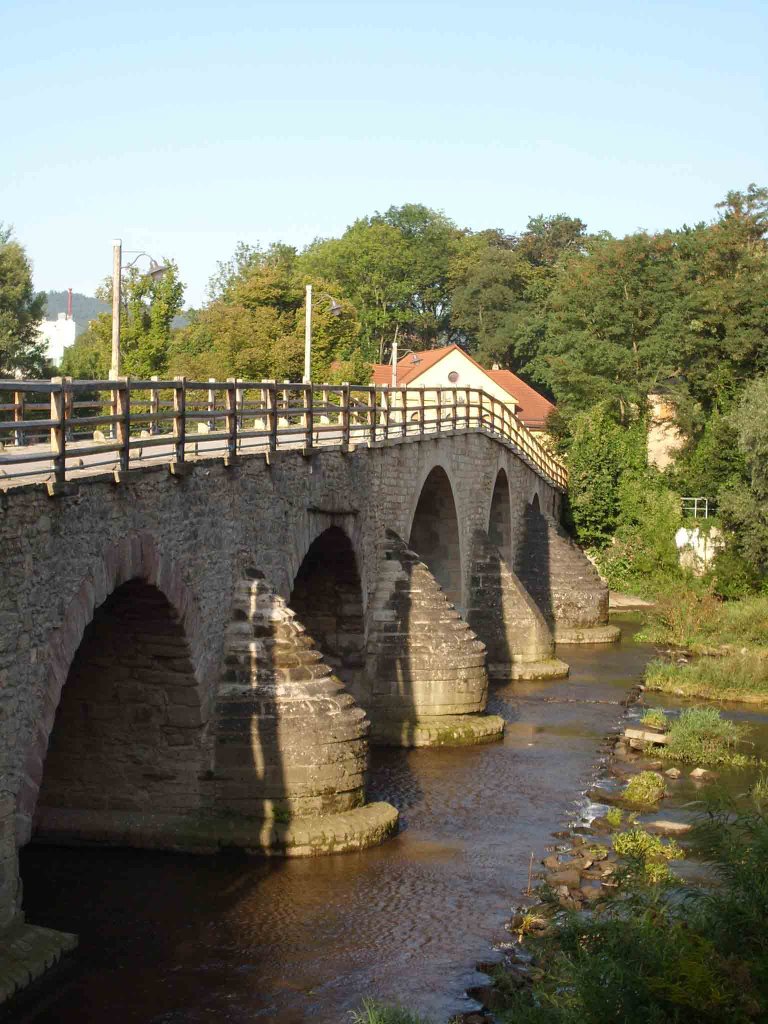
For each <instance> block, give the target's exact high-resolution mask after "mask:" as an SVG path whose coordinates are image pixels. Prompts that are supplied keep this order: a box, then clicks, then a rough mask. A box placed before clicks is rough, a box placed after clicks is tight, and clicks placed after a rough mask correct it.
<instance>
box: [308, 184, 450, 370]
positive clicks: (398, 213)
mask: <svg viewBox="0 0 768 1024" xmlns="http://www.w3.org/2000/svg"><path fill="white" fill-rule="evenodd" d="M462 237H463V234H462V232H461V231H460V230H459V229H458V228H457V227H456V225H455V224H454V223H453V221H451V220H449V219H448V218H447V217H446V216H445V215H444V214H442V213H439V212H437V211H435V210H431V209H429V208H428V207H426V206H422V205H419V204H406V205H405V206H400V207H395V206H393V207H390V209H389V210H387V211H386V212H385V213H383V214H382V213H376V214H374V215H373V216H372V217H363V218H361V219H360V220H357V221H355V223H354V224H352V225H351V226H350V227H349V228H347V230H346V231H345V232H344V234H343V235H342V236H341V238H338V239H327V240H318V241H317V242H315V243H313V244H312V245H311V246H309V248H308V249H307V250H306V251H305V252H304V253H303V254H302V256H301V257H300V261H299V262H300V267H301V270H302V271H304V272H305V273H306V274H309V275H317V276H319V277H322V278H324V279H325V280H327V281H329V282H333V283H334V284H335V285H337V287H338V291H339V293H340V295H342V296H345V297H346V298H348V299H349V300H350V301H351V303H352V304H353V305H354V307H355V309H356V310H357V312H358V316H359V319H360V323H361V326H362V331H361V339H360V341H361V344H362V347H363V352H364V353H365V355H366V356H367V357H368V358H369V359H376V358H378V359H379V360H382V359H384V358H385V357H386V356H387V355H388V354H389V351H390V350H391V345H392V343H393V341H396V340H399V341H401V342H403V343H405V344H408V345H409V346H411V347H412V348H417V349H420V348H429V347H432V346H434V345H436V344H443V343H445V342H446V341H448V340H451V339H452V337H453V334H452V328H451V318H450V313H451V310H450V288H449V279H450V264H451V258H452V255H453V254H454V253H455V252H456V251H457V250H458V247H459V246H460V244H461V240H462Z"/></svg>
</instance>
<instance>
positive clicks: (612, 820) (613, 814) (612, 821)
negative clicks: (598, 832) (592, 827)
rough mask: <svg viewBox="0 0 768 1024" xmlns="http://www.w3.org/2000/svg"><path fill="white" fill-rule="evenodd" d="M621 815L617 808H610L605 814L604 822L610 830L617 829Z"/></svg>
mask: <svg viewBox="0 0 768 1024" xmlns="http://www.w3.org/2000/svg"><path fill="white" fill-rule="evenodd" d="M622 817H623V815H622V813H621V809H620V808H619V807H610V808H609V809H608V810H607V811H606V812H605V820H606V821H607V822H608V824H609V825H610V826H611V828H618V827H619V826H620V825H621V819H622Z"/></svg>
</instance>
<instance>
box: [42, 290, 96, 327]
mask: <svg viewBox="0 0 768 1024" xmlns="http://www.w3.org/2000/svg"><path fill="white" fill-rule="evenodd" d="M46 302H47V305H48V312H47V313H46V319H47V320H55V319H56V317H57V316H58V315H59V313H66V312H67V293H66V292H47V293H46ZM108 312H109V306H108V305H107V303H106V302H102V301H101V300H100V299H95V298H94V297H93V296H92V295H81V294H80V292H72V317H73V319H74V321H75V323H76V324H77V334H82V333H83V331H85V330H86V329H87V327H88V321H89V320H93V319H95V317H97V316H98V315H99V313H108Z"/></svg>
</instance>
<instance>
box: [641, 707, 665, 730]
mask: <svg viewBox="0 0 768 1024" xmlns="http://www.w3.org/2000/svg"><path fill="white" fill-rule="evenodd" d="M640 725H643V726H645V728H646V729H666V728H667V726H668V725H669V720H668V718H667V716H666V714H665V713H664V709H663V708H648V710H647V711H646V712H645V714H644V715H643V717H642V718H641V719H640Z"/></svg>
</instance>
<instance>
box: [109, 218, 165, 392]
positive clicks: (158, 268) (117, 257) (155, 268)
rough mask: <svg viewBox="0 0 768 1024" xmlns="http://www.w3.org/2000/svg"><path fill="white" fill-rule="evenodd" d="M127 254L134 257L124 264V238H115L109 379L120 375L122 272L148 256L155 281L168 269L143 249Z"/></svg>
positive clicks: (115, 378) (150, 273) (148, 275)
mask: <svg viewBox="0 0 768 1024" xmlns="http://www.w3.org/2000/svg"><path fill="white" fill-rule="evenodd" d="M126 255H128V256H133V257H134V258H133V259H132V260H131V262H130V263H126V264H125V265H123V240H122V239H121V238H115V239H114V240H113V242H112V365H111V367H110V370H109V379H110V380H117V378H118V377H119V376H120V291H121V284H122V272H123V271H124V270H128V269H129V268H130V267H133V266H135V264H136V263H137V262H138V261H139V260H140V259H141V257H142V256H146V257H147V259H148V260H149V270H148V271H147V277H151V278H152V280H153V281H159V280H160V279H161V278H162V276H163V274H165V272H166V271H167V270H168V267H167V266H166V265H165V264H164V263H158V262H157V260H156V259H154V258H153V257H152V256H150V255H149V253H148V252H143V251H142V250H136V249H128V250H126Z"/></svg>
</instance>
